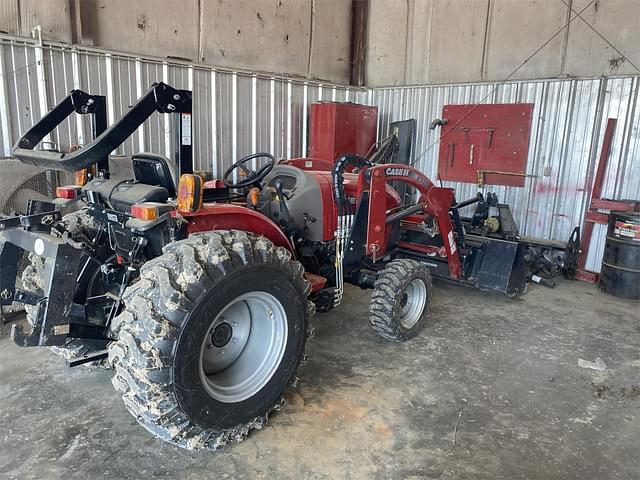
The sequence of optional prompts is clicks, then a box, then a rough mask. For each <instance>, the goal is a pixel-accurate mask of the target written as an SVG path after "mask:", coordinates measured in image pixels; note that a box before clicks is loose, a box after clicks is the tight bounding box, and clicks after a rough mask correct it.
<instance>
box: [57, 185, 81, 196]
mask: <svg viewBox="0 0 640 480" xmlns="http://www.w3.org/2000/svg"><path fill="white" fill-rule="evenodd" d="M79 191H80V187H78V186H76V185H68V186H66V187H57V188H56V197H58V198H64V199H65V200H74V199H75V198H76V197H77V196H78V193H79Z"/></svg>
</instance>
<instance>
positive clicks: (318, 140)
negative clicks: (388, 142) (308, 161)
mask: <svg viewBox="0 0 640 480" xmlns="http://www.w3.org/2000/svg"><path fill="white" fill-rule="evenodd" d="M310 124H311V132H310V140H309V157H313V158H318V159H321V160H327V161H329V162H331V163H332V164H333V163H334V162H335V160H336V158H338V157H339V156H340V155H344V154H345V153H355V154H357V155H361V156H363V157H364V156H366V155H367V153H368V152H369V149H370V148H371V146H372V145H373V144H374V143H375V142H376V131H377V124H378V107H373V106H367V105H359V104H357V103H337V102H323V103H314V104H312V105H311V121H310Z"/></svg>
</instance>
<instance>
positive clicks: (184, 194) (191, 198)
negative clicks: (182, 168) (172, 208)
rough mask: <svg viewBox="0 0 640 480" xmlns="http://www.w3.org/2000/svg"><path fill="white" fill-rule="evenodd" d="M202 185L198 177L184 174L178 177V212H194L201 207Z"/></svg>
mask: <svg viewBox="0 0 640 480" xmlns="http://www.w3.org/2000/svg"><path fill="white" fill-rule="evenodd" d="M203 183H204V182H203V180H202V177H201V176H200V175H194V174H191V173H185V174H184V175H182V176H180V182H179V183H178V210H179V211H180V212H186V213H190V212H195V211H197V210H199V209H200V208H201V207H202V200H203V198H204V196H203V188H202V187H203Z"/></svg>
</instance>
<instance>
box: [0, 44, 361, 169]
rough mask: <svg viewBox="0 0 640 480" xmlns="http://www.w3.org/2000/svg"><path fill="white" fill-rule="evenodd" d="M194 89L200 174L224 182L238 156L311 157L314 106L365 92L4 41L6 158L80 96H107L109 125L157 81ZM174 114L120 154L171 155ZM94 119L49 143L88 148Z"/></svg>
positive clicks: (1, 117)
mask: <svg viewBox="0 0 640 480" xmlns="http://www.w3.org/2000/svg"><path fill="white" fill-rule="evenodd" d="M160 81H162V82H165V83H168V84H170V85H172V86H173V87H176V88H184V89H189V90H192V91H193V98H194V103H193V108H194V110H193V136H194V167H195V168H196V169H198V170H210V171H213V173H214V174H215V175H221V174H222V173H223V172H224V170H225V169H226V168H227V167H228V166H229V165H230V164H231V163H232V162H233V161H235V160H236V159H237V158H239V157H241V156H243V155H247V154H249V153H253V152H256V151H266V152H270V153H272V154H274V155H275V156H276V157H277V158H291V157H298V156H303V155H305V154H306V147H307V136H306V131H307V130H308V110H309V109H308V105H309V104H311V103H313V102H317V101H321V100H335V101H355V100H357V99H358V94H360V93H361V91H362V89H358V88H350V87H345V86H342V85H333V84H330V83H326V82H314V81H303V80H300V79H297V78H295V79H294V78H287V77H279V76H270V75H263V74H252V73H249V72H241V71H232V70H228V69H217V68H213V67H208V66H206V65H195V64H188V63H181V62H177V61H164V60H162V59H148V58H140V57H136V56H132V55H127V54H121V53H117V52H107V51H103V50H97V49H91V48H83V47H79V46H73V47H71V46H69V45H63V44H48V43H45V44H44V45H40V44H38V43H37V42H35V41H32V40H29V39H20V38H16V37H10V36H0V156H5V157H8V156H10V155H11V146H12V145H13V143H14V142H15V141H16V140H17V139H18V138H19V136H20V135H21V134H22V133H23V132H24V131H25V130H26V129H28V128H29V127H30V126H31V125H33V123H35V122H36V121H37V120H38V119H39V118H40V117H41V116H42V115H43V114H44V113H46V112H47V111H48V110H49V109H50V108H52V107H53V106H54V105H55V104H56V103H57V102H58V101H59V100H60V99H62V98H63V97H64V96H66V95H67V94H68V93H69V91H71V90H72V89H75V88H78V89H82V90H85V91H87V92H90V93H94V94H101V95H106V96H107V110H108V120H109V124H111V123H113V122H114V121H115V120H117V119H118V118H120V117H121V116H122V115H123V114H124V113H125V112H126V110H127V109H128V108H129V106H130V105H132V104H133V103H134V102H135V101H136V99H137V98H138V97H140V96H141V95H142V93H143V92H144V91H145V90H146V89H147V88H148V87H149V86H150V85H151V84H152V83H153V82H160ZM169 122H170V117H169V116H166V115H155V116H153V117H151V118H150V119H149V121H147V122H146V123H145V125H143V126H142V127H140V128H139V129H138V131H137V132H135V133H134V134H133V135H132V136H131V138H129V139H128V140H127V141H126V142H125V143H124V144H123V145H122V146H121V147H119V148H118V149H117V150H116V151H115V152H114V153H115V154H119V155H131V154H132V153H134V152H138V151H145V150H147V151H155V152H161V153H164V155H166V156H170V155H171V152H172V151H173V137H172V134H171V126H170V125H169ZM89 133H90V124H89V119H88V118H84V117H82V116H80V115H77V116H74V117H72V118H70V119H69V120H67V121H65V122H64V123H62V124H61V125H60V126H59V127H58V128H57V129H56V130H55V132H54V133H53V135H52V136H51V137H52V138H51V139H50V140H51V141H53V142H55V143H56V144H57V145H58V146H59V148H61V149H67V148H69V147H70V146H72V145H77V144H80V145H81V144H84V143H86V142H87V140H88V138H87V136H88V135H89Z"/></svg>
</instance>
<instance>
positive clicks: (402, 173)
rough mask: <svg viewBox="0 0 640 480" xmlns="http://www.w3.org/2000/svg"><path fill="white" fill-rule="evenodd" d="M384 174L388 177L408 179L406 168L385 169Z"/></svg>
mask: <svg viewBox="0 0 640 480" xmlns="http://www.w3.org/2000/svg"><path fill="white" fill-rule="evenodd" d="M384 173H386V174H387V175H389V176H396V177H408V176H409V169H407V168H391V167H389V168H387V169H386V170H385V171H384Z"/></svg>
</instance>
